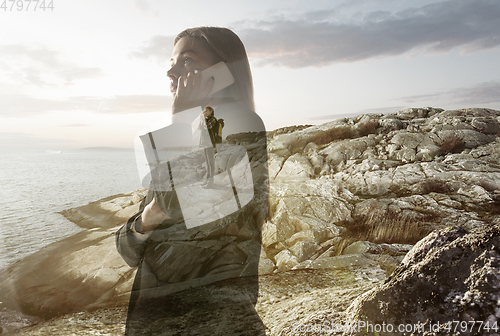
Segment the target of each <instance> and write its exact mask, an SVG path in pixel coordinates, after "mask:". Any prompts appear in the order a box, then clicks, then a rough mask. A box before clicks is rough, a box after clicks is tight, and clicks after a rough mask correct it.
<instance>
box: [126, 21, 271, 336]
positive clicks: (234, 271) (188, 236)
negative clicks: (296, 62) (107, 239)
mask: <svg viewBox="0 0 500 336" xmlns="http://www.w3.org/2000/svg"><path fill="white" fill-rule="evenodd" d="M220 62H224V63H225V64H226V65H227V68H228V69H229V71H230V73H231V75H232V77H233V78H234V82H233V83H232V84H230V85H228V86H226V87H224V88H223V89H220V90H219V91H217V92H213V89H214V88H215V87H216V86H217V85H219V86H220V84H221V81H223V79H221V78H218V76H217V75H215V76H213V77H212V78H209V79H208V80H207V79H206V78H204V76H203V70H205V69H207V68H209V67H211V66H213V65H215V64H218V63H220ZM167 76H168V77H169V78H170V80H171V86H170V88H171V91H172V95H173V103H172V112H173V114H172V124H171V125H170V126H169V128H165V132H167V131H168V132H172V130H174V129H175V130H179V129H184V128H182V127H181V126H182V125H188V124H191V125H194V124H195V123H196V122H198V123H199V124H200V123H201V124H202V125H205V129H206V128H207V127H206V126H207V125H206V122H209V124H210V125H211V123H213V122H214V121H213V120H212V121H208V120H207V118H206V116H205V115H204V114H203V109H206V108H207V106H210V107H211V108H213V110H214V114H213V116H211V117H212V118H215V119H216V120H221V119H222V120H224V121H223V128H222V127H221V128H220V131H221V132H222V134H221V135H220V134H219V136H221V138H222V141H220V140H218V141H216V142H211V141H210V139H209V142H210V146H212V149H213V148H214V147H213V146H215V151H214V152H216V153H215V154H214V158H213V161H212V162H208V161H209V160H207V159H206V150H205V149H206V148H207V146H205V145H203V141H202V140H199V141H198V143H197V145H198V147H196V146H194V147H191V150H185V148H184V147H185V146H184V144H183V143H181V142H182V141H181V140H179V141H178V143H177V141H176V140H173V141H170V143H169V144H163V145H164V146H166V147H164V148H168V149H167V150H166V151H169V150H170V151H171V152H175V151H174V150H173V149H172V148H175V150H176V151H177V152H175V153H176V154H177V155H170V156H169V160H162V158H161V155H160V157H159V156H158V152H160V151H161V148H162V144H161V143H159V141H156V142H155V141H154V137H153V136H152V135H151V134H152V133H148V135H149V139H150V140H151V142H150V143H149V142H148V144H149V145H151V146H152V147H151V148H153V152H154V154H155V155H156V161H155V162H156V164H151V166H152V167H153V166H154V167H153V168H152V169H151V175H150V180H151V187H150V188H149V189H150V190H149V193H148V195H147V197H146V198H145V199H144V200H143V201H142V203H141V207H140V211H139V212H138V213H137V214H136V215H134V216H133V217H132V218H130V220H129V221H128V222H127V224H125V225H124V226H123V227H121V228H120V230H119V231H117V233H116V244H117V249H118V251H119V253H120V254H121V255H122V257H123V258H124V259H125V261H126V262H127V263H128V264H129V265H130V266H132V267H135V266H139V268H138V271H137V275H136V278H135V281H134V285H133V289H132V294H131V298H130V303H129V312H128V319H127V330H126V335H174V334H175V335H265V330H264V326H263V324H262V321H261V319H260V318H259V316H258V315H257V313H256V311H255V304H256V301H257V296H258V263H259V257H260V248H261V226H262V224H263V222H264V221H265V220H266V219H267V216H268V185H267V154H266V137H265V128H264V124H263V123H262V120H261V119H260V118H259V116H258V115H257V114H256V113H255V112H254V102H253V84H252V76H251V72H250V66H249V63H248V58H247V55H246V51H245V48H244V46H243V44H242V42H241V40H240V39H239V38H238V36H237V35H236V34H234V33H233V32H232V31H231V30H229V29H226V28H219V27H198V28H191V29H187V30H185V31H183V32H181V33H180V34H179V35H178V36H177V37H176V39H175V42H174V50H173V53H172V58H171V68H170V69H169V70H168V72H167ZM218 81H219V82H218ZM231 82H232V81H231ZM205 114H206V113H205ZM196 118H199V119H196ZM197 120H198V121H197ZM212 126H213V125H212ZM187 129H188V131H185V132H184V133H189V129H190V128H189V127H187ZM193 129H194V128H193ZM202 133H203V132H202ZM212 133H213V131H212ZM193 134H194V133H193ZM207 134H208V133H207ZM191 135H192V134H189V136H191ZM195 138H196V137H195ZM199 138H200V139H202V138H203V134H202V135H199ZM145 139H148V138H147V137H146V138H145ZM179 139H180V137H179ZM145 141H146V140H145ZM146 142H147V141H146ZM219 142H221V143H219ZM180 148H182V149H183V150H184V152H182V153H180V154H179V152H178V150H179V149H180ZM193 148H195V149H194V150H193ZM196 149H198V150H196ZM163 150H165V149H163ZM160 175H161V176H163V179H161V178H160V177H159V176H160ZM207 179H210V180H211V181H210V187H209V188H207V183H206V182H207Z"/></svg>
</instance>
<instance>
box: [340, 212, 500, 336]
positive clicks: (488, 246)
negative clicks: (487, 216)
mask: <svg viewBox="0 0 500 336" xmlns="http://www.w3.org/2000/svg"><path fill="white" fill-rule="evenodd" d="M499 246H500V220H496V221H495V222H494V223H492V224H491V225H490V226H488V227H483V228H481V229H476V230H472V231H470V232H467V231H465V230H463V229H460V228H453V229H448V230H441V231H435V232H433V233H431V234H429V235H428V236H427V237H425V238H424V239H422V240H421V241H420V242H418V243H417V244H416V245H415V246H414V247H413V249H412V250H411V251H410V252H409V253H408V254H407V255H406V257H405V258H404V259H403V261H402V262H401V264H400V265H399V266H398V268H397V269H396V270H395V271H394V273H393V274H392V275H391V276H390V277H389V278H388V279H387V280H386V281H385V282H384V283H382V284H381V285H379V286H377V287H376V288H374V289H373V290H371V291H369V292H367V293H365V294H363V295H362V296H360V297H359V298H358V299H356V300H355V302H353V304H352V305H351V306H350V307H349V309H348V314H349V316H350V318H351V321H352V322H354V323H357V322H358V321H365V322H366V321H369V322H370V323H372V324H374V325H375V324H380V325H382V323H385V324H392V325H394V326H397V325H399V324H405V325H406V324H412V325H421V326H422V328H423V330H426V331H429V330H432V331H433V333H430V334H429V335H436V334H440V335H441V334H442V335H444V334H455V333H453V332H450V330H449V329H446V328H447V323H448V326H450V324H451V326H452V329H453V328H454V327H455V325H454V323H455V324H456V323H465V324H467V323H468V326H469V328H468V329H467V332H463V333H460V334H461V335H472V334H476V333H479V334H491V333H494V330H493V329H490V330H488V331H487V330H486V329H484V325H483V330H482V331H481V332H479V331H478V326H479V324H477V325H476V326H475V327H474V329H473V331H472V332H471V324H470V323H471V322H472V321H483V322H484V323H486V322H488V323H489V326H490V327H493V326H497V325H498V319H499V318H500V248H499ZM454 321H456V322H454ZM437 322H439V325H440V327H439V328H438V329H436V328H437V327H436V325H437ZM438 331H439V333H438ZM385 334H387V335H389V334H390V335H402V334H403V333H398V332H396V333H383V332H381V333H380V335H385ZM407 334H410V333H407ZM411 334H412V335H413V334H415V335H417V334H421V333H418V332H414V333H411Z"/></svg>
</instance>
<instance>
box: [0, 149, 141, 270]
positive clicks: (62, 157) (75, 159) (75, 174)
mask: <svg viewBox="0 0 500 336" xmlns="http://www.w3.org/2000/svg"><path fill="white" fill-rule="evenodd" d="M140 188H141V185H140V181H139V178H138V174H137V168H136V165H135V159H134V152H133V151H132V150H130V151H127V150H113V149H86V150H83V149H82V150H68V151H62V152H57V151H50V150H26V149H21V150H20V149H17V150H13V149H5V148H0V269H2V268H4V267H6V266H7V265H9V264H11V263H13V262H15V261H17V260H19V259H21V258H23V257H25V256H27V255H29V254H31V253H34V252H36V251H38V250H39V249H40V248H42V247H43V246H45V245H48V244H50V243H52V242H54V241H57V240H60V239H62V238H64V237H68V236H70V235H73V234H75V233H77V232H79V231H81V230H82V229H81V228H80V227H78V226H76V225H75V224H73V223H71V222H70V221H68V220H66V219H65V218H64V217H63V216H62V215H60V214H58V213H57V212H58V211H61V210H64V209H68V208H73V207H77V206H81V205H85V204H87V203H89V202H92V201H96V200H98V199H101V198H104V197H107V196H111V195H115V194H119V193H123V192H129V191H133V190H137V189H140Z"/></svg>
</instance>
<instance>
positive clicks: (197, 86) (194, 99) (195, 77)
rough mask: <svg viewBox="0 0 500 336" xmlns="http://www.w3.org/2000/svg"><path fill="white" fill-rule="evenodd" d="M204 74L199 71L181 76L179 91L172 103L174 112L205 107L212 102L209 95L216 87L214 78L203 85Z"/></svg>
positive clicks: (178, 80) (178, 84) (178, 81)
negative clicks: (214, 86)
mask: <svg viewBox="0 0 500 336" xmlns="http://www.w3.org/2000/svg"><path fill="white" fill-rule="evenodd" d="M201 81H202V74H201V71H199V70H194V71H191V72H188V74H187V75H186V77H184V76H179V78H178V79H177V90H176V93H175V95H174V101H173V103H172V112H173V113H177V112H180V111H184V110H188V109H190V108H193V107H197V106H205V105H206V104H208V102H209V101H210V98H211V97H209V96H208V94H209V93H210V91H212V87H213V85H214V79H213V77H212V78H210V79H209V80H208V81H207V82H206V84H205V85H202V83H201Z"/></svg>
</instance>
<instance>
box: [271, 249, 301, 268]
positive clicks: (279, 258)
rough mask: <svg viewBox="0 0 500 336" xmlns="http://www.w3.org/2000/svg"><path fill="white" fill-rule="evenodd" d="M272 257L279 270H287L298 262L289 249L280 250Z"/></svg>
mask: <svg viewBox="0 0 500 336" xmlns="http://www.w3.org/2000/svg"><path fill="white" fill-rule="evenodd" d="M274 259H275V260H276V266H277V267H278V271H280V272H283V271H288V270H290V269H292V268H293V267H294V266H296V265H298V264H299V259H298V258H297V257H296V256H295V255H293V253H292V252H291V251H290V250H283V251H281V252H280V253H278V254H277V255H276V256H275V257H274Z"/></svg>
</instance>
